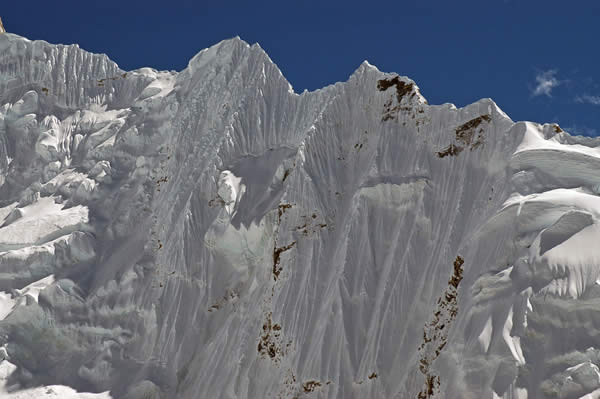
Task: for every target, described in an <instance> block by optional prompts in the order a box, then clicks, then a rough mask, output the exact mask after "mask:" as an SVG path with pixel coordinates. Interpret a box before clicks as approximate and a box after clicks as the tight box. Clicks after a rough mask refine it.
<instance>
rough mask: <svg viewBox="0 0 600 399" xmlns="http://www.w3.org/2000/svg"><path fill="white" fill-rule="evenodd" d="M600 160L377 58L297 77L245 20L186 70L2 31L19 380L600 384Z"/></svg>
mask: <svg viewBox="0 0 600 399" xmlns="http://www.w3.org/2000/svg"><path fill="white" fill-rule="evenodd" d="M599 169H600V139H592V138H584V137H577V136H571V135H569V134H568V133H567V132H564V131H563V130H562V129H561V128H560V127H559V126H558V125H556V124H545V125H539V124H536V123H531V122H518V123H515V122H513V121H512V120H511V119H510V118H509V117H508V116H507V115H506V114H505V113H504V112H502V111H501V110H500V108H499V107H498V106H497V105H496V104H495V103H494V102H493V101H492V100H490V99H482V100H479V101H477V102H475V103H473V104H471V105H468V106H466V107H464V108H460V109H458V108H456V107H455V106H454V105H452V104H443V105H429V104H428V103H427V101H426V100H425V98H424V97H423V96H422V95H421V93H420V90H419V87H418V86H417V84H416V83H415V82H414V81H412V80H411V79H409V78H407V77H404V76H399V75H397V74H392V73H383V72H380V71H379V70H378V69H377V68H375V67H374V66H371V65H370V64H368V63H367V62H365V63H363V64H362V65H361V66H360V67H359V68H358V69H357V70H356V71H355V72H354V73H353V74H352V75H351V76H350V78H349V79H348V81H347V82H343V83H336V84H334V85H331V86H327V87H325V88H323V89H320V90H317V91H314V92H304V93H302V94H297V93H295V92H294V91H293V89H292V87H291V85H290V84H289V83H288V82H287V80H286V79H285V77H284V76H283V75H282V73H281V72H280V70H279V69H278V68H277V66H276V65H275V64H274V63H273V62H272V61H271V59H270V58H269V57H268V55H267V54H266V53H265V52H264V51H263V50H262V49H261V48H260V47H259V46H258V45H252V46H251V45H248V44H247V43H245V42H244V41H242V40H241V39H239V38H234V39H230V40H226V41H223V42H221V43H219V44H217V45H215V46H212V47H210V48H208V49H205V50H202V51H201V52H200V53H199V54H197V55H196V56H195V57H194V58H193V59H192V60H191V61H190V62H189V65H188V67H187V68H186V69H184V70H183V71H181V72H179V73H176V72H163V71H157V70H154V69H151V68H142V69H138V70H134V71H123V70H121V69H120V68H119V67H118V66H117V64H115V63H114V62H113V61H111V60H110V59H108V57H107V56H105V55H98V54H91V53H88V52H86V51H84V50H82V49H80V48H79V47H78V46H76V45H72V46H64V45H51V44H48V43H46V42H43V41H29V40H27V39H25V38H22V37H20V36H17V35H14V34H10V33H6V34H3V35H0V184H1V187H0V291H2V292H0V303H1V304H2V306H0V313H1V314H0V318H2V320H1V321H0V345H4V351H5V352H3V353H5V357H6V360H4V361H3V362H2V364H1V365H0V366H1V367H5V368H6V367H9V366H10V370H11V371H12V374H11V375H10V377H7V378H5V381H6V384H5V385H6V390H7V391H15V390H21V391H20V392H25V393H27V392H34V393H32V394H31V395H32V396H31V397H40V398H41V397H50V394H49V393H48V392H49V391H52V390H53V389H54V390H58V389H59V388H58V387H60V389H62V390H67V389H68V390H69V392H70V393H69V395H73V396H72V397H73V398H75V397H81V398H84V397H85V398H89V397H96V395H94V394H91V393H88V394H77V393H75V390H78V391H87V392H104V393H99V394H98V395H99V396H98V397H100V395H101V397H103V398H106V397H109V395H110V396H111V397H113V398H128V399H137V398H140V399H141V398H190V399H192V398H193V399H196V398H223V399H233V398H236V399H253V398H286V399H292V398H340V399H341V398H344V399H351V398H356V399H358V398H382V399H383V398H386V399H387V398H419V399H421V398H449V399H452V398H507V399H508V398H519V399H525V398H527V399H533V398H550V397H557V398H575V397H584V396H585V395H588V396H585V397H586V398H587V397H590V398H592V397H598V396H599V395H600V371H599V368H598V364H600V344H598V340H597V337H598V334H599V333H600V330H598V329H599V328H600V327H599V325H600V323H597V321H600V317H598V320H596V314H595V313H596V311H597V309H598V306H597V305H598V304H599V303H600V299H599V298H600V287H599V286H598V284H599V283H598V281H600V267H599V265H600V250H599V249H598V247H597V245H596V242H597V241H598V238H599V237H600V230H599V229H600V224H599V220H600V219H599V218H600V197H599V194H600V174H598V172H597V171H598V170H599ZM597 347H598V348H597ZM40 386H48V387H49V386H53V387H54V388H52V389H50V388H47V389H46V388H44V389H40V388H39V387H40ZM66 386H68V387H69V388H67V387H66ZM36 387H38V388H36ZM23 389H25V391H22V390H23ZM53 392H56V391H53ZM61 392H62V391H61ZM65 392H66V391H65ZM6 395H11V394H8V393H7V394H6ZM77 395H81V396H77ZM85 395H90V396H85ZM7 397H10V396H7ZM63 397H67V394H64V396H63Z"/></svg>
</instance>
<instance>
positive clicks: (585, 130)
mask: <svg viewBox="0 0 600 399" xmlns="http://www.w3.org/2000/svg"><path fill="white" fill-rule="evenodd" d="M565 130H566V131H567V132H569V133H571V134H574V135H579V136H590V137H597V136H598V131H597V130H596V129H594V128H591V127H587V126H577V125H573V126H570V127H565Z"/></svg>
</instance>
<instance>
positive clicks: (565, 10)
mask: <svg viewBox="0 0 600 399" xmlns="http://www.w3.org/2000/svg"><path fill="white" fill-rule="evenodd" d="M0 16H1V17H2V19H3V20H4V24H5V27H6V28H7V30H8V31H9V32H13V33H17V34H20V35H23V36H26V37H28V38H30V39H44V40H47V41H49V42H53V43H79V44H80V46H81V47H83V48H84V49H86V50H89V51H93V52H102V53H106V54H108V55H109V56H110V57H111V58H112V59H113V60H115V61H116V62H117V63H118V64H119V66H120V67H121V68H123V69H127V70H129V69H134V68H138V67H142V66H151V67H154V68H157V69H175V70H181V69H183V68H184V67H185V66H186V65H187V61H188V60H189V59H190V58H191V57H192V56H193V55H194V54H195V53H197V52H198V51H199V50H201V49H203V48H205V47H208V46H210V45H212V44H214V43H216V42H218V41H220V40H222V39H225V38H229V37H232V36H236V35H239V36H240V37H241V38H242V39H244V40H246V41H248V42H250V43H254V42H258V43H260V45H261V46H262V47H263V48H264V49H265V50H266V51H267V52H268V53H269V55H270V56H271V58H272V59H273V60H274V61H275V62H276V63H277V65H278V66H279V68H280V69H281V70H282V72H283V73H284V75H285V76H286V77H287V79H288V80H289V81H290V83H291V84H292V85H293V86H294V89H295V90H296V91H298V92H301V91H302V90H304V89H308V90H314V89H317V88H320V87H323V86H325V85H327V84H331V83H334V82H337V81H344V80H346V79H347V78H348V76H349V75H350V74H351V73H352V72H353V71H354V70H355V69H356V68H357V67H358V66H359V65H360V63H361V62H362V61H363V60H364V59H367V60H368V61H369V62H370V63H372V64H374V65H376V66H377V67H378V68H379V69H381V70H383V71H387V72H398V73H399V74H401V75H407V76H409V77H411V78H412V79H414V80H415V81H416V82H417V84H418V85H419V86H420V88H421V92H422V93H423V95H424V96H425V97H426V98H427V99H428V100H429V102H430V103H431V104H440V103H444V102H452V103H455V104H456V105H457V106H463V105H466V104H469V103H471V102H473V101H476V100H477V99H479V98H482V97H491V98H493V99H494V100H495V101H496V102H497V103H498V104H499V105H500V107H501V108H502V109H503V110H504V111H505V112H507V113H508V114H509V115H510V116H511V117H512V118H513V119H514V120H532V121H536V122H557V123H559V124H560V125H561V126H562V127H563V128H565V129H567V130H569V131H571V132H572V133H577V134H585V135H600V112H599V111H600V68H599V67H600V51H599V48H600V46H599V45H598V42H599V40H600V23H599V22H600V1H596V0H589V1H578V0H571V1H553V0H548V1H537V0H497V1H495V0H479V1H469V0H465V1H450V0H446V1H435V0H421V1H413V0H410V1H402V0H396V1H393V2H392V1H360V2H353V1H345V2H338V1H326V0H321V1H299V0H279V1H253V2H251V1H243V2H242V1H219V0H214V1H210V2H208V1H203V0H197V1H176V0H173V1H155V0H147V1H136V0H133V1H131V0H130V1H125V0H122V1H112V0H105V1H84V0H80V1H74V0H62V1H47V0H45V1H41V0H33V1H28V2H17V1H12V2H10V3H9V4H2V5H1V6H0Z"/></svg>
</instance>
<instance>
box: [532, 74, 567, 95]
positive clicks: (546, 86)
mask: <svg viewBox="0 0 600 399" xmlns="http://www.w3.org/2000/svg"><path fill="white" fill-rule="evenodd" d="M535 81H536V86H535V89H533V91H532V92H531V95H532V96H534V97H535V96H539V95H542V94H543V95H546V96H548V97H551V96H552V95H551V92H552V89H554V88H555V87H556V86H559V85H560V84H561V82H560V81H559V80H558V79H556V69H550V70H548V71H545V72H540V73H538V74H537V76H536V77H535Z"/></svg>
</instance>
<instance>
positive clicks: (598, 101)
mask: <svg viewBox="0 0 600 399" xmlns="http://www.w3.org/2000/svg"><path fill="white" fill-rule="evenodd" d="M575 101H577V102H578V103H588V104H593V105H600V96H590V95H589V94H584V95H583V96H577V97H575Z"/></svg>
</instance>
